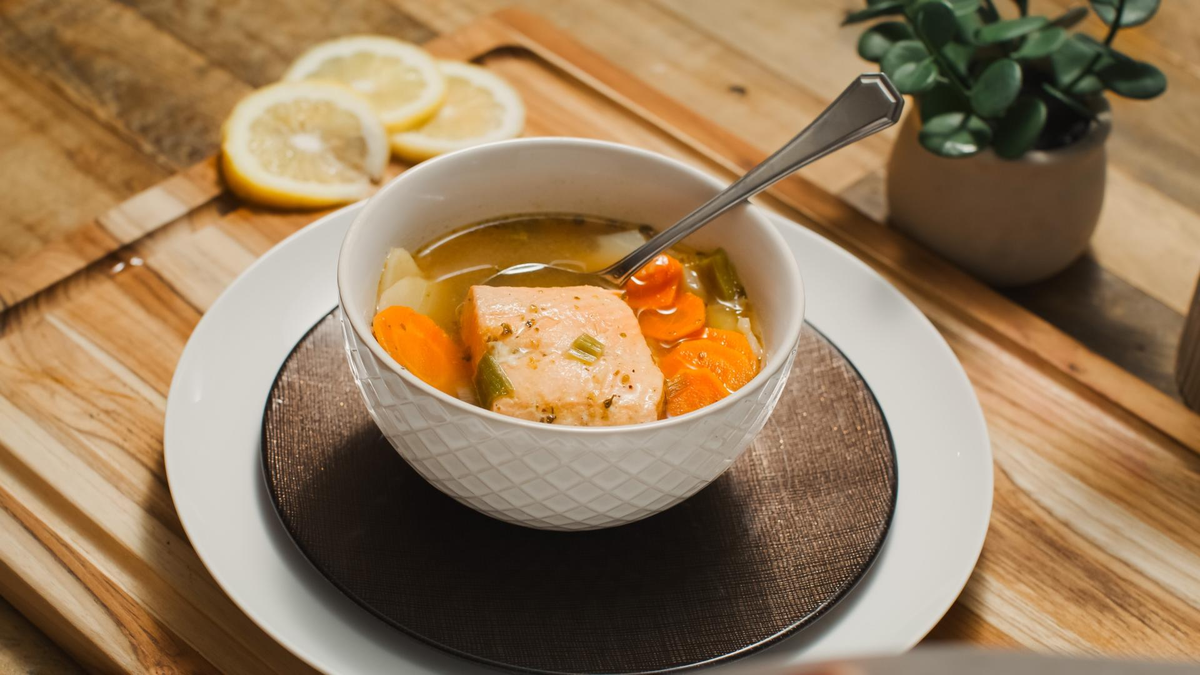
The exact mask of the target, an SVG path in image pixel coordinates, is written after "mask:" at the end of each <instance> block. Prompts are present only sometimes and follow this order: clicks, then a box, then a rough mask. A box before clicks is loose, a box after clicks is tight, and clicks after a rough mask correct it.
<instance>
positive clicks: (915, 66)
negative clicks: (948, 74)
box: [889, 57, 938, 94]
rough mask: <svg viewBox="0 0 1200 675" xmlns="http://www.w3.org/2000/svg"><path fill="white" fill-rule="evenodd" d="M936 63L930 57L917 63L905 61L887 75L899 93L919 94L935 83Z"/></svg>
mask: <svg viewBox="0 0 1200 675" xmlns="http://www.w3.org/2000/svg"><path fill="white" fill-rule="evenodd" d="M937 73H938V70H937V64H936V63H934V61H933V58H932V57H930V58H928V59H925V60H924V61H921V62H919V63H916V62H914V63H906V64H904V65H902V66H900V68H899V69H898V70H896V72H895V74H893V75H889V77H891V78H892V84H894V85H896V89H897V90H899V91H900V93H901V94H919V93H921V92H923V91H928V90H929V89H930V87H932V86H933V85H934V84H936V83H937Z"/></svg>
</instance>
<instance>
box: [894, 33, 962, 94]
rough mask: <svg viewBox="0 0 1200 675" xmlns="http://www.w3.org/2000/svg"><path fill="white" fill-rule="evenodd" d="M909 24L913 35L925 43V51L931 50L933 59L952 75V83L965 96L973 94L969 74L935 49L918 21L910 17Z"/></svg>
mask: <svg viewBox="0 0 1200 675" xmlns="http://www.w3.org/2000/svg"><path fill="white" fill-rule="evenodd" d="M909 24H911V25H912V29H913V35H916V36H917V39H919V40H920V41H921V44H923V45H925V51H927V52H929V55H930V56H932V57H933V60H934V61H937V63H938V65H939V66H941V68H942V70H944V71H945V72H946V74H947V75H949V76H950V84H952V85H954V86H956V87H958V90H959V91H960V92H962V95H963V96H968V97H969V96H970V95H971V86H970V85H969V84H968V83H966V82H965V80H966V79H967V74H966V73H959V72H958V71H957V70H956V69H955V68H954V64H953V63H950V61H948V60H946V58H945V57H943V56H942V53H941V51H939V50H937V49H934V47H933V44H932V43H930V42H929V40H928V39H926V38H925V35H924V34H923V33H921V29H920V28H919V27H918V26H917V22H916V21H913V20H911V19H910V20H909Z"/></svg>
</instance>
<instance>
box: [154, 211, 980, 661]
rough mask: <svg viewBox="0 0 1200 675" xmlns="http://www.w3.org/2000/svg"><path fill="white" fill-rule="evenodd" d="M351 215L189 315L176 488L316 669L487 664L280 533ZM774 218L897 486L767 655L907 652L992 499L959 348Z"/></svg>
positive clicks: (843, 261)
mask: <svg viewBox="0 0 1200 675" xmlns="http://www.w3.org/2000/svg"><path fill="white" fill-rule="evenodd" d="M359 208H360V206H359V205H355V206H350V207H348V208H346V209H343V210H341V211H338V212H337V213H334V214H331V215H329V216H326V217H325V218H322V219H321V220H319V221H317V222H315V223H313V224H312V225H310V226H308V227H306V228H305V229H303V230H301V231H300V232H297V233H296V234H295V235H293V236H291V237H289V238H288V239H287V240H285V241H283V242H281V243H280V244H279V245H278V246H276V247H275V248H274V249H272V250H271V251H270V252H269V253H267V254H266V255H265V256H263V257H262V259H260V260H259V261H258V262H256V263H255V264H254V265H252V266H251V267H250V269H248V270H246V272H245V273H244V274H242V276H241V277H240V278H238V279H237V281H235V282H234V283H233V284H232V285H230V287H229V288H228V289H227V290H226V291H225V293H224V294H222V295H221V297H220V298H219V299H217V301H216V302H215V303H213V306H212V308H211V309H209V311H208V312H207V313H206V314H205V315H204V318H203V319H201V321H200V323H199V324H198V325H197V326H196V330H195V331H194V332H193V333H192V336H191V338H190V339H189V340H188V344H187V347H186V348H185V349H184V351H183V356H182V357H181V358H180V360H179V364H178V366H177V368H176V371H175V377H174V380H173V381H172V382H171V392H170V395H169V398H168V401H167V420H166V430H165V438H164V442H165V446H166V450H165V454H166V467H167V479H168V481H169V482H170V486H171V495H172V497H173V499H174V500H175V508H176V509H177V510H178V511H179V518H180V521H181V522H182V523H183V527H184V529H185V530H186V531H187V534H188V537H189V539H191V542H192V545H193V546H194V547H195V548H196V551H197V553H198V554H199V556H200V559H201V560H202V561H203V562H204V564H205V566H207V567H208V569H209V571H210V572H211V573H212V575H213V577H214V578H215V579H216V580H217V583H218V584H220V585H221V588H222V589H224V590H225V592H226V593H227V594H228V595H229V597H230V598H232V599H233V601H234V602H235V603H236V604H237V605H238V606H239V607H240V608H241V609H242V611H244V612H246V614H247V615H249V617H250V618H251V619H252V620H254V622H255V623H257V624H258V625H259V626H261V627H262V628H263V630H265V631H266V632H267V633H269V634H270V635H271V636H272V637H274V638H275V639H276V640H278V641H279V642H280V643H281V644H283V645H284V646H285V647H287V648H288V649H289V650H291V651H292V652H293V653H295V654H296V655H297V656H299V657H300V658H302V659H304V660H305V661H307V662H308V663H310V664H312V665H313V666H315V667H316V668H318V669H321V670H324V671H328V672H336V673H352V672H361V673H375V672H384V671H392V672H397V671H398V672H414V671H418V672H445V671H446V670H454V671H458V672H462V671H480V670H482V668H481V667H479V666H475V665H473V664H469V663H467V662H465V661H462V660H460V659H458V658H455V657H452V656H449V655H447V654H443V653H442V652H440V651H437V650H436V649H434V648H432V647H429V646H426V645H424V644H422V643H419V642H417V641H416V640H415V639H412V638H410V637H408V636H406V635H404V634H402V633H401V632H399V631H397V630H395V629H393V628H391V627H389V626H387V625H385V624H384V623H383V622H381V621H380V620H378V619H376V618H375V617H373V616H371V615H370V614H368V613H367V611H366V610H364V609H362V608H360V607H359V606H358V605H356V604H355V603H354V602H353V601H351V600H350V599H349V598H347V597H345V596H343V595H342V594H341V593H340V592H339V591H338V590H337V589H335V588H334V587H333V585H332V584H330V583H329V582H328V581H326V580H325V579H324V578H323V577H321V576H320V575H319V574H318V573H317V572H316V571H315V570H314V569H313V568H312V567H311V566H310V565H309V563H308V561H307V560H305V558H304V557H303V556H302V555H301V554H300V552H299V550H298V549H297V548H296V547H295V545H294V544H293V543H292V541H291V539H289V538H288V535H287V533H286V532H285V531H284V529H283V526H282V525H281V524H280V523H279V520H278V518H277V517H276V515H275V511H274V508H273V506H272V505H271V503H270V500H269V497H268V496H267V491H266V487H265V484H264V481H263V477H262V473H261V459H260V433H261V424H262V411H263V402H264V400H265V399H266V396H267V393H268V391H269V390H270V387H271V385H272V382H273V381H274V378H275V375H276V373H277V371H278V370H279V367H280V366H281V365H282V363H283V361H284V359H285V358H286V357H287V356H288V354H289V353H290V351H291V349H292V347H293V346H294V345H295V344H296V342H297V341H299V339H300V338H301V336H303V335H304V333H305V332H306V331H307V330H308V329H309V328H311V327H312V325H313V324H315V323H316V322H317V321H318V320H319V319H320V318H321V317H322V316H324V315H325V313H327V312H328V311H329V310H330V309H332V308H333V307H334V306H335V305H336V304H337V289H336V287H335V272H336V262H337V253H338V248H339V246H340V244H341V241H342V235H343V234H344V232H345V231H346V227H347V226H348V225H349V224H350V221H351V220H352V219H353V218H354V215H355V213H356V212H357V210H358V209H359ZM776 220H777V221H778V225H779V228H780V230H781V231H782V233H783V236H784V238H785V239H786V240H787V242H788V245H789V246H790V247H791V249H792V251H793V252H794V253H795V255H796V258H797V260H798V262H799V263H800V270H801V272H802V273H803V275H804V280H805V287H806V290H807V298H806V301H807V310H806V313H807V319H808V320H809V322H810V323H812V324H813V325H814V326H816V327H817V328H818V329H819V330H820V331H821V332H822V333H824V334H825V336H826V337H828V338H829V340H830V341H832V342H833V343H834V344H835V345H837V346H838V348H839V349H841V350H842V352H843V353H844V354H845V355H846V356H847V358H849V359H850V361H851V362H852V363H853V364H854V366H855V367H856V368H857V369H858V370H859V372H860V373H861V374H862V376H863V378H864V379H865V380H866V382H867V384H868V385H870V387H871V390H872V391H873V392H874V393H875V396H876V397H877V399H878V400H879V404H880V406H881V408H882V409H883V414H884V416H885V417H886V418H887V421H888V425H889V426H890V428H891V431H892V435H893V438H894V440H895V444H896V456H897V461H898V464H899V478H900V489H899V498H898V500H897V504H896V512H895V516H894V518H893V522H892V526H891V530H890V532H889V534H888V538H887V541H886V542H885V543H884V546H883V550H882V552H881V553H880V555H879V558H878V559H877V561H876V562H875V565H874V566H873V567H872V569H871V570H870V571H869V572H868V574H867V575H866V577H865V578H864V579H863V580H862V581H861V582H860V583H859V585H858V586H857V587H856V588H855V589H854V590H853V591H852V592H851V593H850V594H849V595H848V596H847V597H846V598H845V599H844V600H842V602H841V603H840V604H839V605H838V606H837V607H836V608H834V609H833V610H831V611H830V612H829V613H828V614H826V615H825V616H824V617H822V618H821V619H820V620H819V621H817V622H816V623H815V624H813V625H812V626H810V627H809V628H806V629H804V630H801V631H800V632H799V633H797V634H796V635H794V636H791V637H789V638H787V639H785V640H783V641H781V642H780V643H779V644H777V645H776V646H774V647H772V648H770V649H769V650H767V651H766V652H764V654H766V655H768V656H767V657H766V658H772V657H781V658H785V659H787V660H797V661H814V660H821V659H827V658H831V657H840V656H849V655H865V654H888V653H896V652H901V651H903V650H906V649H908V648H909V647H911V646H912V645H914V644H915V643H916V642H917V641H918V640H920V639H921V638H922V637H923V636H924V635H925V634H926V633H927V632H928V631H929V629H930V628H932V627H933V626H934V624H935V623H937V621H938V619H940V618H941V617H942V615H943V614H944V613H945V612H946V610H947V609H948V608H949V607H950V605H951V603H952V602H954V599H955V598H956V597H957V596H958V593H959V591H961V590H962V587H963V585H964V584H965V583H966V581H967V577H968V576H969V575H970V573H971V570H972V568H973V567H974V566H975V560H976V558H977V557H978V555H979V550H980V548H981V547H982V545H983V538H984V535H985V534H986V532H987V525H988V518H989V516H990V514H991V507H992V453H991V446H990V445H989V443H988V438H987V429H986V427H985V426H984V421H983V414H982V412H981V410H980V408H979V402H978V401H977V400H976V398H975V393H974V392H973V391H972V389H971V385H970V383H969V382H968V381H967V377H966V374H965V373H964V372H963V370H962V367H961V366H960V365H959V363H958V361H957V360H956V359H955V357H954V354H953V353H952V352H951V351H950V348H949V346H947V345H946V342H945V341H944V340H943V339H942V338H941V336H940V335H939V334H938V333H937V331H936V330H935V329H934V327H933V326H932V325H931V324H930V323H929V321H928V320H927V319H926V318H925V317H924V315H922V314H921V313H920V312H919V311H918V310H917V309H916V307H914V306H913V305H912V303H910V302H909V301H908V300H907V299H906V298H904V296H902V295H901V294H900V293H899V292H898V291H897V290H896V289H895V288H893V287H892V286H891V285H889V284H888V283H887V282H886V281H884V280H883V279H882V278H881V277H880V276H879V275H877V274H876V273H875V272H874V271H872V270H871V269H870V268H869V267H867V266H866V265H865V264H863V263H862V262H860V261H859V260H858V259H856V258H854V257H853V256H852V255H850V254H849V253H847V252H845V251H843V250H842V249H840V248H838V247H837V246H835V245H833V244H832V243H830V242H829V241H827V240H825V239H823V238H821V237H820V236H818V235H816V234H814V233H813V232H811V231H809V230H807V229H805V228H803V227H799V226H797V225H795V224H794V223H791V222H789V221H787V220H785V219H783V218H780V217H776ZM754 658H759V657H751V659H754ZM741 663H743V664H744V663H745V662H744V661H743V662H741Z"/></svg>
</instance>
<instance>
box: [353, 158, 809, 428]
mask: <svg viewBox="0 0 1200 675" xmlns="http://www.w3.org/2000/svg"><path fill="white" fill-rule="evenodd" d="M531 146H545V147H550V148H554V147H568V148H571V149H583V150H585V151H588V150H598V151H602V152H617V153H624V154H628V155H632V156H634V157H637V158H638V159H640V160H644V161H648V162H654V163H658V164H660V165H663V166H665V167H666V168H667V169H668V170H673V171H676V172H679V173H683V174H686V175H688V176H689V177H691V178H693V179H695V180H698V181H699V182H701V183H703V184H705V185H707V186H710V187H712V188H713V189H714V191H715V190H721V189H724V188H725V187H726V183H724V182H722V181H721V180H720V179H718V178H716V177H715V176H712V175H709V174H708V173H705V172H704V171H701V170H700V169H697V168H695V167H693V166H690V165H688V164H685V163H683V162H681V161H679V160H677V159H674V158H672V157H667V156H666V155H663V154H660V153H657V152H653V151H651V150H646V149H643V148H638V147H634V146H631V145H625V144H622V143H614V142H611V141H602V140H596V139H590V138H575V137H534V138H516V139H511V140H506V141H496V142H493V143H485V144H482V145H477V146H473V147H470V148H465V149H462V150H456V151H454V152H450V153H447V154H444V155H440V156H438V157H434V158H433V159H429V160H425V161H424V162H421V163H420V164H417V165H416V166H414V167H411V168H409V169H406V170H405V171H404V172H403V173H401V174H400V175H398V176H396V177H395V178H393V179H392V180H390V181H389V182H388V183H387V184H385V185H384V186H383V187H381V188H380V189H379V191H378V192H376V193H375V194H374V195H372V196H371V197H370V198H368V199H367V203H366V205H365V206H364V207H363V209H362V210H361V211H359V213H358V215H357V216H355V218H354V221H353V222H351V223H350V226H349V228H348V229H347V230H346V235H345V237H343V239H342V245H341V248H340V249H339V251H338V263H337V286H338V308H339V309H340V310H341V311H342V321H343V322H348V323H349V325H350V330H351V331H353V332H354V335H355V337H356V338H357V339H358V341H359V342H360V343H361V344H364V345H366V347H367V349H369V350H370V351H371V353H372V355H374V356H375V358H376V359H377V360H379V361H380V362H381V363H382V364H383V365H385V366H386V367H387V368H389V369H390V370H391V371H392V372H393V373H395V374H396V375H397V376H398V377H400V379H402V380H404V382H405V383H406V384H408V385H409V386H411V387H416V388H417V389H418V390H420V391H422V392H424V393H425V394H427V395H429V396H432V397H433V398H434V399H435V400H438V401H441V402H442V403H443V404H446V405H449V406H451V407H453V408H456V409H458V410H461V411H463V412H466V413H468V414H472V415H477V416H480V417H482V418H483V419H484V420H487V421H490V422H493V423H499V424H502V425H508V426H511V427H514V428H517V429H527V430H531V431H534V432H535V433H541V434H547V433H549V434H559V433H561V434H568V435H570V434H581V435H588V434H593V435H594V434H624V433H642V432H654V431H658V430H661V429H668V428H672V427H676V426H680V425H687V424H693V423H695V422H697V421H699V420H700V419H702V418H704V417H705V416H707V415H713V414H717V413H719V412H721V411H723V410H725V409H727V408H729V407H731V406H733V405H735V404H736V403H737V402H738V401H740V400H741V399H743V398H746V397H747V396H748V395H749V394H750V392H751V391H756V390H758V389H759V388H761V386H762V385H763V383H765V382H766V381H767V380H769V379H770V378H772V377H774V376H775V375H776V374H777V373H778V372H779V371H780V370H782V369H783V368H784V367H785V366H787V365H788V364H789V363H790V361H791V359H790V358H789V356H790V354H791V352H793V351H795V349H796V346H797V344H798V343H799V341H800V331H801V329H802V328H803V326H804V309H805V304H806V303H805V297H804V281H803V278H802V277H801V275H800V269H799V266H798V265H797V263H796V259H795V258H794V257H793V256H792V254H791V252H790V249H789V248H788V246H787V242H786V241H784V239H783V236H782V235H781V234H780V233H779V231H778V230H776V229H775V226H774V225H773V224H772V223H771V221H770V219H769V218H768V217H767V216H766V215H765V214H763V213H762V212H761V211H760V210H759V207H758V206H756V205H755V204H753V203H750V202H746V203H745V204H744V208H745V210H746V214H747V216H748V217H749V219H750V220H751V221H753V222H754V223H755V224H756V225H757V226H758V227H759V228H761V229H762V230H763V231H764V232H765V233H766V236H767V239H768V240H771V248H773V249H774V250H775V251H779V252H780V255H781V257H782V258H783V259H784V264H783V268H782V269H781V270H780V271H781V272H782V274H781V275H780V278H779V281H780V282H781V283H785V284H786V285H787V286H789V287H790V288H791V291H792V292H791V295H792V297H793V298H795V300H794V301H793V306H795V307H796V311H795V312H793V313H792V314H791V316H790V317H789V319H788V321H787V322H786V323H785V326H784V329H783V331H782V332H783V335H784V338H785V339H784V340H782V341H781V342H782V344H783V345H785V346H784V347H782V348H780V349H778V350H776V351H775V353H772V354H768V358H767V361H766V363H765V364H763V368H762V369H761V370H760V371H759V372H758V373H757V374H755V376H754V377H753V378H751V380H750V381H749V382H747V383H746V384H745V385H743V386H742V387H741V388H740V389H738V390H737V391H735V392H733V393H732V394H730V395H729V396H726V397H725V398H723V399H721V400H720V401H717V402H716V403H712V404H709V405H706V406H704V407H703V408H700V409H699V410H695V411H692V412H690V413H687V414H685V415H680V416H678V417H667V418H663V419H658V420H654V421H653V422H643V423H639V424H621V425H614V426H578V425H566V424H564V425H552V424H543V423H540V422H534V421H532V420H525V419H521V418H517V417H510V416H508V415H501V414H500V413H497V412H493V411H491V410H488V409H486V408H482V407H480V406H477V405H473V404H471V403H468V402H466V401H463V400H462V399H459V398H457V397H454V396H451V395H449V394H447V393H445V392H443V391H441V390H440V389H437V388H436V387H433V386H431V385H429V384H426V383H425V382H424V381H423V380H421V379H420V378H418V377H416V376H415V375H413V374H412V373H410V372H409V371H408V369H406V368H403V367H401V366H400V364H399V363H397V362H396V360H395V359H393V358H392V357H391V355H390V354H388V353H387V352H386V351H384V350H383V347H381V346H380V345H379V343H378V342H377V341H376V340H375V338H374V335H372V334H371V331H370V330H369V329H367V327H366V326H365V325H364V324H363V321H362V319H361V317H358V316H356V315H355V314H354V313H353V312H349V311H346V307H347V303H346V297H345V295H346V289H347V288H348V287H349V285H350V275H351V274H352V272H351V270H352V268H353V267H354V266H353V265H351V264H350V262H349V258H350V255H351V254H350V252H351V251H352V250H354V248H355V243H356V240H357V239H358V237H359V236H360V232H362V231H363V230H365V229H367V228H368V227H369V224H370V223H371V222H372V220H373V217H374V215H375V212H376V211H378V210H379V209H380V208H382V207H381V206H380V204H382V202H383V200H382V199H381V196H382V195H383V194H384V193H386V192H388V191H391V190H395V189H397V187H396V186H397V185H401V184H402V183H403V182H404V181H405V178H406V177H408V176H413V175H420V174H422V173H425V172H427V171H429V170H430V167H437V166H439V165H440V164H443V163H447V162H454V161H462V159H463V158H464V157H467V156H469V155H474V154H478V153H485V152H495V151H507V150H508V149H510V148H518V149H519V148H523V147H531Z"/></svg>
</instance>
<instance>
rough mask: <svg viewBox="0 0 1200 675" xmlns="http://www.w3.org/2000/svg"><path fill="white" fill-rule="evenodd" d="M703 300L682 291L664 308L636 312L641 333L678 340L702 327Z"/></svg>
mask: <svg viewBox="0 0 1200 675" xmlns="http://www.w3.org/2000/svg"><path fill="white" fill-rule="evenodd" d="M704 311H705V309H704V301H703V300H701V299H700V298H699V297H697V296H695V295H693V294H691V293H687V292H683V293H680V294H679V295H677V296H676V297H675V304H674V305H672V306H671V307H668V308H666V309H648V310H644V311H642V313H641V314H638V324H640V325H641V327H642V335H645V336H646V337H648V338H652V339H655V340H679V339H681V338H685V337H687V336H689V335H691V334H692V333H695V332H696V331H698V330H700V329H701V328H704Z"/></svg>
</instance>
